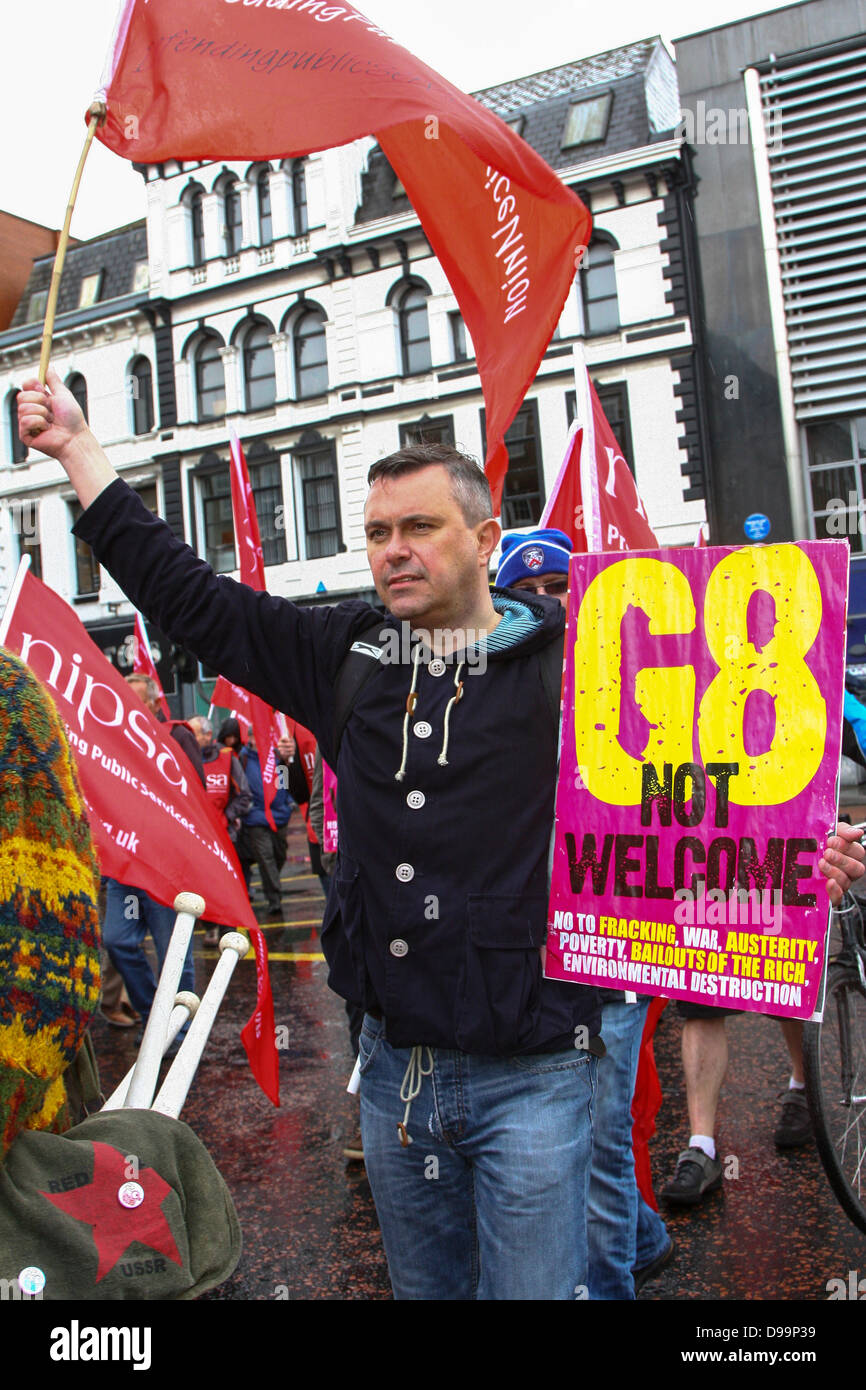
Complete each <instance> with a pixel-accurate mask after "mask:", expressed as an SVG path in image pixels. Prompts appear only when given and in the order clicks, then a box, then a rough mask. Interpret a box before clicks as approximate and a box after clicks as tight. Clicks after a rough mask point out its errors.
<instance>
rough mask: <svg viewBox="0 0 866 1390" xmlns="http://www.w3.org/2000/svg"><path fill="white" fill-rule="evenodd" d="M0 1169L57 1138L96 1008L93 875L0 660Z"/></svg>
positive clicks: (51, 710)
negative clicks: (40, 1135)
mask: <svg viewBox="0 0 866 1390" xmlns="http://www.w3.org/2000/svg"><path fill="white" fill-rule="evenodd" d="M0 823H2V834H0V882H2V884H3V890H2V905H0V1162H2V1160H3V1158H4V1157H5V1155H6V1153H7V1151H8V1150H9V1148H10V1146H11V1145H12V1143H13V1141H14V1139H15V1138H16V1136H17V1135H18V1134H19V1133H21V1132H22V1131H24V1130H31V1129H35V1130H48V1131H51V1132H52V1133H58V1134H59V1133H62V1132H63V1131H64V1130H65V1129H67V1128H68V1127H69V1125H70V1124H75V1123H76V1122H77V1120H78V1119H79V1118H80V1116H79V1115H77V1114H72V1113H70V1105H69V1102H68V1096H67V1087H66V1077H67V1075H68V1069H69V1068H70V1066H71V1065H72V1064H73V1063H74V1062H75V1059H76V1058H77V1057H78V1054H79V1052H80V1050H81V1049H82V1047H83V1046H84V1044H85V1037H86V1033H87V1028H88V1025H89V1023H90V1021H91V1019H92V1018H93V1015H94V1013H95V1012H96V1009H97V1006H98V1004H99V998H100V972H99V868H98V865H97V862H96V856H95V854H94V851H93V844H92V841H91V836H90V827H89V825H88V823H87V810H86V807H85V804H84V799H83V797H82V795H81V789H80V787H79V783H78V775H77V773H76V770H75V763H74V760H73V757H72V754H71V752H70V749H69V744H68V742H67V739H66V734H65V732H64V728H63V724H62V721H61V719H60V716H59V715H58V713H57V709H56V707H55V705H54V702H53V700H51V698H50V696H49V695H48V693H47V691H46V690H45V689H44V688H43V686H42V685H41V684H40V683H39V681H38V680H37V679H36V677H35V676H34V675H33V674H32V672H31V671H29V670H28V668H27V667H26V666H25V665H24V663H23V662H22V661H20V660H19V659H18V657H16V656H13V655H12V654H11V653H10V652H7V651H5V650H2V649H0Z"/></svg>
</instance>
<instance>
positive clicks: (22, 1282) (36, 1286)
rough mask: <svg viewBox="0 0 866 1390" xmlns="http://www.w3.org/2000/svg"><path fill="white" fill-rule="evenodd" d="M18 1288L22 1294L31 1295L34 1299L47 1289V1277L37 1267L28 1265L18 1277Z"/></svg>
mask: <svg viewBox="0 0 866 1390" xmlns="http://www.w3.org/2000/svg"><path fill="white" fill-rule="evenodd" d="M18 1287H19V1289H20V1290H21V1292H22V1293H26V1294H29V1295H30V1297H31V1298H32V1297H33V1296H34V1295H35V1294H39V1293H41V1292H42V1290H43V1289H44V1288H45V1275H44V1274H43V1273H42V1270H41V1269H38V1268H37V1267H36V1265H28V1266H27V1268H26V1269H22V1271H21V1273H20V1274H19V1275H18Z"/></svg>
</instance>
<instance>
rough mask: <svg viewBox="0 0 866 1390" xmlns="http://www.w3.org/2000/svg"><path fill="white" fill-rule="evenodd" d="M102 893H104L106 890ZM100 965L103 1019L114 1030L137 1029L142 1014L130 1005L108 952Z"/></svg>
mask: <svg viewBox="0 0 866 1390" xmlns="http://www.w3.org/2000/svg"><path fill="white" fill-rule="evenodd" d="M102 891H103V892H104V889H103V890H102ZM104 916H105V903H104V901H103V903H102V908H101V917H104ZM100 963H101V966H102V1002H101V1004H100V1007H99V1011H100V1013H101V1014H102V1017H103V1018H104V1019H105V1021H106V1023H108V1024H110V1026H111V1027H112V1028H135V1027H136V1025H137V1024H139V1023H140V1022H141V1014H137V1013H136V1012H135V1009H134V1008H133V1007H132V1004H131V1003H130V999H129V995H128V994H127V992H126V985H125V984H124V983H123V976H122V975H121V973H120V971H119V970H115V968H114V966H113V965H112V964H111V957H110V956H109V955H108V952H107V951H105V952H104V953H103V956H102V959H101V962H100Z"/></svg>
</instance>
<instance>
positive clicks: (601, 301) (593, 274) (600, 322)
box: [580, 240, 619, 333]
mask: <svg viewBox="0 0 866 1390" xmlns="http://www.w3.org/2000/svg"><path fill="white" fill-rule="evenodd" d="M613 251H614V248H613V247H612V246H611V245H610V243H609V242H607V241H598V240H594V241H591V242H590V243H589V247H588V250H587V254H586V257H585V259H584V262H583V265H582V266H581V269H580V286H581V293H582V295H583V313H584V322H585V325H586V332H587V333H612V332H614V330H615V329H617V328H619V302H618V300H617V297H616V271H615V270H614V264H613Z"/></svg>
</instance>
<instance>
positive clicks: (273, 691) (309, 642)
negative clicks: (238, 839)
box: [18, 372, 372, 749]
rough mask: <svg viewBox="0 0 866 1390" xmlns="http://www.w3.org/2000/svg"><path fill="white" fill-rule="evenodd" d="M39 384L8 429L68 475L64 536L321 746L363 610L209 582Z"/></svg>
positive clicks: (80, 419) (171, 629) (58, 399)
mask: <svg viewBox="0 0 866 1390" xmlns="http://www.w3.org/2000/svg"><path fill="white" fill-rule="evenodd" d="M49 385H50V390H46V389H45V388H44V387H41V386H40V385H39V383H38V381H33V380H30V381H27V382H25V383H24V387H23V388H22V390H21V392H20V394H19V398H18V413H19V430H20V435H21V438H22V440H23V441H24V442H25V443H28V444H34V445H35V447H37V448H39V449H41V450H42V451H43V452H44V453H46V454H49V455H50V456H51V457H53V458H56V459H57V461H58V462H59V463H60V464H61V465H62V467H63V468H64V469H65V471H66V472H67V474H68V475H69V478H70V481H71V482H72V484H73V486H74V488H75V490H76V492H77V493H78V497H79V499H80V501H81V503H82V506H83V507H84V509H85V510H84V513H83V515H82V516H81V517H79V519H78V521H77V522H76V524H75V528H74V531H75V534H76V535H77V536H80V537H81V538H82V539H83V540H85V541H86V542H87V543H88V545H90V546H91V548H92V549H93V552H94V554H95V555H96V558H97V560H98V561H99V563H100V564H101V565H104V566H105V568H106V569H107V570H108V572H109V574H111V575H112V576H113V578H114V579H115V580H116V581H117V583H118V584H119V585H120V587H121V589H122V590H123V592H124V593H125V594H126V595H127V597H128V598H129V599H130V600H131V601H132V603H133V604H134V605H135V607H136V608H138V610H139V611H140V612H141V613H143V614H144V616H145V617H146V618H148V619H150V621H151V622H154V623H156V624H157V626H158V627H159V628H160V629H161V630H162V631H163V632H164V633H165V634H166V635H167V636H168V637H171V638H172V639H173V640H174V641H175V642H178V643H180V644H181V645H182V646H184V647H186V648H187V650H189V651H191V652H193V653H194V654H195V655H196V656H197V657H198V658H199V660H200V661H202V662H204V663H205V665H207V666H210V667H211V668H212V669H213V670H215V671H219V672H220V674H221V675H223V676H226V677H227V678H228V679H229V680H230V681H233V682H234V683H235V684H236V685H240V686H242V687H243V688H244V689H245V690H249V691H251V692H252V693H253V694H254V695H259V696H261V698H262V699H264V700H265V701H266V702H267V703H268V704H269V705H272V706H273V707H274V708H275V709H280V710H284V711H285V712H286V713H287V714H290V715H291V716H292V717H293V718H295V719H298V720H300V722H301V723H302V724H304V725H306V727H307V728H308V729H313V730H314V732H316V735H317V737H318V738H319V739H320V740H321V739H324V741H325V745H326V746H327V747H329V749H330V733H331V732H332V728H333V701H334V679H335V676H336V672H337V670H338V669H339V666H340V664H341V662H342V660H343V658H344V656H345V654H346V652H347V651H348V650H349V647H350V646H351V643H352V641H353V639H354V636H355V635H356V633H357V632H358V631H360V630H362V629H363V628H365V627H369V625H370V617H371V614H372V609H371V608H370V607H369V605H368V604H365V603H361V602H359V601H352V600H350V601H347V602H344V603H341V604H337V605H335V606H334V607H324V606H323V607H314V608H302V607H299V606H298V605H296V604H294V603H291V602H289V600H288V599H285V598H278V597H276V596H275V595H272V594H268V593H259V592H256V591H255V590H253V589H251V588H249V587H248V586H247V585H246V584H239V583H237V582H236V581H235V580H233V579H230V578H229V577H228V575H216V574H215V573H214V571H213V570H212V569H211V567H210V565H208V564H206V563H205V561H204V560H202V559H200V558H199V556H197V555H196V554H195V553H194V552H193V551H192V550H191V549H190V548H189V546H188V545H185V544H184V543H183V541H181V540H179V539H178V538H177V537H176V536H175V535H174V534H173V533H172V531H171V529H170V528H169V527H168V526H167V525H166V523H165V522H164V521H163V520H161V519H160V518H159V517H157V516H154V515H153V513H152V512H150V511H149V510H148V509H147V508H146V507H145V506H144V504H143V503H142V502H141V500H140V498H138V497H137V496H136V494H135V493H134V492H133V491H131V490H130V488H129V487H128V486H127V485H126V483H125V482H124V481H123V479H122V478H119V477H118V474H117V473H116V472H115V470H114V469H113V468H112V467H111V464H110V463H109V462H108V459H107V458H106V456H105V454H104V452H103V450H102V448H101V447H100V445H99V443H98V441H97V440H96V438H95V437H94V435H93V434H92V433H91V431H90V429H89V428H88V426H87V423H86V421H85V419H84V416H83V415H82V413H81V411H80V409H79V407H78V404H77V402H76V401H75V399H74V397H73V396H72V394H71V393H70V392H69V391H67V390H66V388H65V387H64V386H63V384H62V383H61V382H60V380H59V378H58V377H57V375H56V373H54V372H51V373H49Z"/></svg>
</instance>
